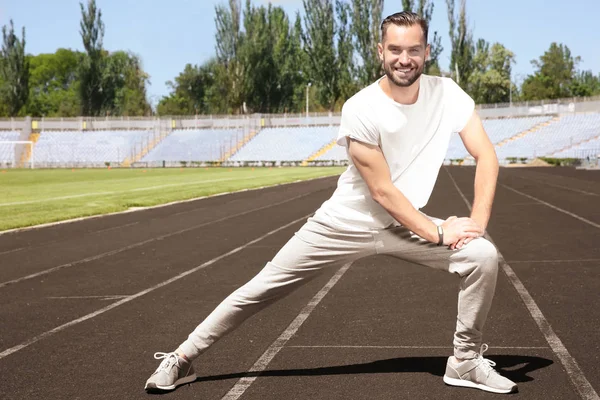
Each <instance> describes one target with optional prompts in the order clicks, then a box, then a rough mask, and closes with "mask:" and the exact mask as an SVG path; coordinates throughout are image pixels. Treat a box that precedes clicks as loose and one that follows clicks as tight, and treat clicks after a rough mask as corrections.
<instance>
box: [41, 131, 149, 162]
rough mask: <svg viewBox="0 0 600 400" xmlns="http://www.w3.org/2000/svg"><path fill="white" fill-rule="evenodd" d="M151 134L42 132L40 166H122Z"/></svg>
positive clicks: (130, 132)
mask: <svg viewBox="0 0 600 400" xmlns="http://www.w3.org/2000/svg"><path fill="white" fill-rule="evenodd" d="M151 135H152V132H151V131H84V132H82V131H43V132H41V134H40V137H39V140H38V141H37V143H36V145H35V161H36V164H37V165H38V166H40V167H44V166H62V165H67V164H76V165H82V166H96V165H102V164H104V163H106V162H110V163H120V162H121V161H123V160H124V159H125V158H126V157H129V156H130V155H131V153H132V151H133V149H134V146H135V145H137V144H139V143H142V142H143V141H144V140H148V137H149V136H151Z"/></svg>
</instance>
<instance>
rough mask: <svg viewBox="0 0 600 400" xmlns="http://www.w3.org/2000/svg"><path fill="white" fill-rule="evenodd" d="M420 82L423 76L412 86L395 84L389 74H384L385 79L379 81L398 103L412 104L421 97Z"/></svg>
mask: <svg viewBox="0 0 600 400" xmlns="http://www.w3.org/2000/svg"><path fill="white" fill-rule="evenodd" d="M420 82H421V77H419V79H417V80H416V81H415V82H414V83H413V84H412V85H410V86H406V87H400V86H397V85H395V84H393V83H392V82H391V81H390V79H389V78H388V77H387V76H384V77H383V79H382V80H380V81H379V87H380V88H381V89H382V90H383V92H384V93H385V94H386V95H387V96H388V97H389V98H391V99H392V100H394V101H395V102H396V103H399V104H405V105H410V104H415V103H416V102H417V99H418V98H419V86H420V84H419V83H420Z"/></svg>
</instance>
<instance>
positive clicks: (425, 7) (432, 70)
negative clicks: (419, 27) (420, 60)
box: [402, 0, 444, 76]
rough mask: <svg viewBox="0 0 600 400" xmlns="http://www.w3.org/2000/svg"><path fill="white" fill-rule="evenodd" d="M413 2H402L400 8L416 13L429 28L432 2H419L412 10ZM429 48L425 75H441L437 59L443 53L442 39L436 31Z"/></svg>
mask: <svg viewBox="0 0 600 400" xmlns="http://www.w3.org/2000/svg"><path fill="white" fill-rule="evenodd" d="M414 5H415V4H414V0H402V8H403V9H404V10H407V11H413V12H416V13H417V14H418V15H419V16H421V17H422V18H425V20H426V21H427V24H428V25H429V26H431V17H432V16H433V2H431V1H430V0H419V5H418V7H417V8H416V10H415V8H414ZM428 42H429V45H430V46H431V52H430V54H429V60H427V61H426V62H425V73H426V74H429V75H437V76H439V75H441V68H440V64H439V58H440V55H441V54H442V51H444V47H443V46H442V37H441V36H440V35H438V33H437V31H435V32H434V33H433V39H431V40H429V41H428Z"/></svg>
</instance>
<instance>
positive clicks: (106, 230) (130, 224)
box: [88, 221, 140, 235]
mask: <svg viewBox="0 0 600 400" xmlns="http://www.w3.org/2000/svg"><path fill="white" fill-rule="evenodd" d="M139 223H140V222H139V221H137V222H131V223H129V224H125V225H119V226H113V227H111V228H105V229H100V230H98V231H92V232H88V235H95V234H96V233H101V232H108V231H112V230H115V229H120V228H125V227H126V226H133V225H137V224H139Z"/></svg>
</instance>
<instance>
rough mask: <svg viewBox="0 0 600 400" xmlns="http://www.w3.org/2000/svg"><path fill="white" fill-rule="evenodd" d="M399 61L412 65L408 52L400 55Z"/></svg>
mask: <svg viewBox="0 0 600 400" xmlns="http://www.w3.org/2000/svg"><path fill="white" fill-rule="evenodd" d="M398 61H400V63H401V64H409V63H410V57H408V52H407V51H406V50H405V51H403V52H402V53H400V58H399V59H398Z"/></svg>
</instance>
